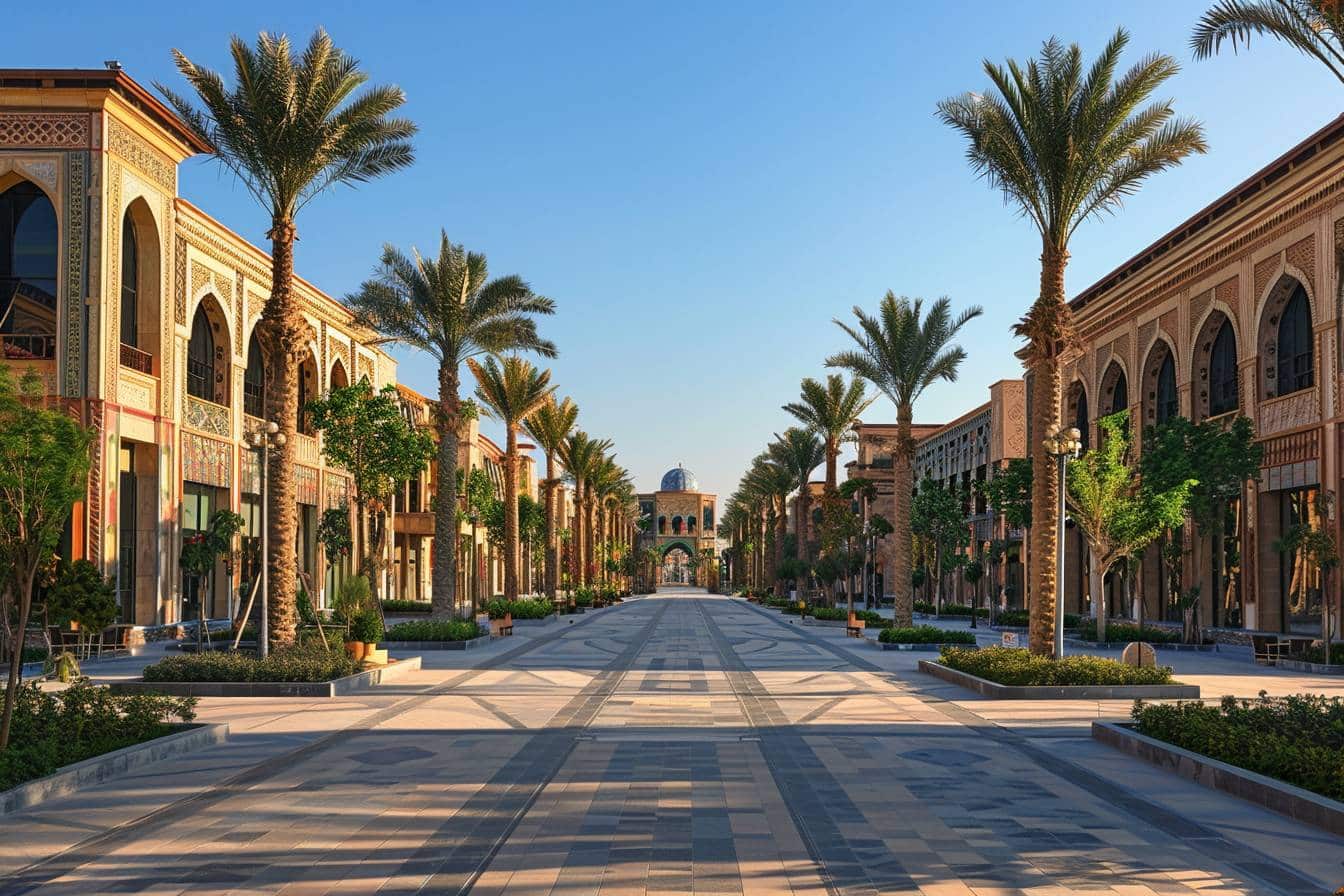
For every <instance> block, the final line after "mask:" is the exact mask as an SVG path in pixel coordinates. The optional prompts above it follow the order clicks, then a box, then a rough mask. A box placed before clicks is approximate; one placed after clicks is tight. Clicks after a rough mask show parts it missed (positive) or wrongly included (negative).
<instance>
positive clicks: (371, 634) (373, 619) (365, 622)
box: [350, 610, 383, 644]
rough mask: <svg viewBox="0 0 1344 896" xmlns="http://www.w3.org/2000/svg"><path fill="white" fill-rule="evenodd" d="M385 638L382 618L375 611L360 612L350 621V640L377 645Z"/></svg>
mask: <svg viewBox="0 0 1344 896" xmlns="http://www.w3.org/2000/svg"><path fill="white" fill-rule="evenodd" d="M382 637H383V620H382V617H380V616H379V615H378V613H377V612H376V611H374V610H360V611H359V612H358V613H356V614H355V617H354V618H353V619H351V620H350V640H351V641H361V642H363V643H365V644H376V643H378V641H380V640H381V639H382Z"/></svg>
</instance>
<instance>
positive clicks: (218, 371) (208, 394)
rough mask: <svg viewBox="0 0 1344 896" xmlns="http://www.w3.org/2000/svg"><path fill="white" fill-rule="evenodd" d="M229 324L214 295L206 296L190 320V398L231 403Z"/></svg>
mask: <svg viewBox="0 0 1344 896" xmlns="http://www.w3.org/2000/svg"><path fill="white" fill-rule="evenodd" d="M231 357H232V349H231V346H230V345H229V324H228V318H227V317H226V316H225V314H224V309H223V307H222V306H221V305H220V303H219V300H218V299H216V298H215V296H214V293H207V294H206V295H204V296H202V297H201V300H200V301H199V302H198V303H197V304H196V311H195V313H194V314H192V317H191V337H190V339H189V340H188V342H187V394H188V395H193V396H195V397H196V398H200V399H204V400H205V401H212V402H214V403H215V404H222V405H228V403H229V380H230V376H229V373H230V371H229V359H230V358H231Z"/></svg>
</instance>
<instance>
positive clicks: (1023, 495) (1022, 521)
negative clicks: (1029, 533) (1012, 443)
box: [975, 457, 1031, 529]
mask: <svg viewBox="0 0 1344 896" xmlns="http://www.w3.org/2000/svg"><path fill="white" fill-rule="evenodd" d="M975 489H976V491H978V492H979V493H980V494H981V495H982V496H983V497H984V499H985V501H986V503H988V504H989V506H990V507H992V508H993V509H994V512H995V513H997V514H999V515H1000V516H1002V517H1003V518H1004V520H1005V521H1006V522H1007V523H1008V525H1009V526H1010V527H1011V528H1013V529H1030V528H1031V461H1030V460H1029V459H1028V458H1025V457H1014V458H1011V459H1010V460H1009V461H1008V463H1006V464H1004V466H1003V469H1001V470H999V471H997V472H996V473H995V474H994V476H993V477H992V478H990V479H985V480H981V481H978V482H976V484H975Z"/></svg>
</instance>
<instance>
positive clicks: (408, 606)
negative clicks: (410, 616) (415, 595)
mask: <svg viewBox="0 0 1344 896" xmlns="http://www.w3.org/2000/svg"><path fill="white" fill-rule="evenodd" d="M382 605H383V612H384V613H428V612H430V611H431V610H432V609H433V607H432V606H431V605H430V603H429V601H427V600H385V601H382Z"/></svg>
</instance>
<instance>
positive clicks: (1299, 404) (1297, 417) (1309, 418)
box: [1256, 387, 1320, 439]
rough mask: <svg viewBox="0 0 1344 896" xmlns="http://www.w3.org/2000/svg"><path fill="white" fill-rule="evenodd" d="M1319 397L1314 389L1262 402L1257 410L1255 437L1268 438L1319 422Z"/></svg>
mask: <svg viewBox="0 0 1344 896" xmlns="http://www.w3.org/2000/svg"><path fill="white" fill-rule="evenodd" d="M1318 403H1319V397H1318V391H1317V389H1316V388H1314V387H1313V388H1311V389H1302V390H1301V391H1299V392H1294V393H1292V394H1291V395H1285V396H1283V397H1282V398H1271V399H1269V400H1268V401H1262V402H1261V403H1260V408H1259V421H1258V423H1259V426H1258V431H1257V433H1256V435H1257V436H1258V437H1259V438H1262V439H1264V438H1268V437H1269V436H1272V435H1274V434H1275V433H1280V432H1283V431H1285V430H1288V429H1295V428H1297V427H1299V426H1307V425H1309V424H1311V423H1313V422H1319V421H1320V411H1319V409H1318Z"/></svg>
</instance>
